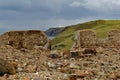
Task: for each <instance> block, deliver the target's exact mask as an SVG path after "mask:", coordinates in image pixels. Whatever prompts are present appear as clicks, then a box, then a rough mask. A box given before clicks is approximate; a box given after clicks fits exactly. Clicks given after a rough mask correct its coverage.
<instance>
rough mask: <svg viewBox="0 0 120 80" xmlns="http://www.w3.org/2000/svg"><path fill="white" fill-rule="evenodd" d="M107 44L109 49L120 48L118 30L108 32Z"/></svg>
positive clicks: (119, 33)
mask: <svg viewBox="0 0 120 80" xmlns="http://www.w3.org/2000/svg"><path fill="white" fill-rule="evenodd" d="M108 44H109V46H110V47H120V30H111V31H109V32H108Z"/></svg>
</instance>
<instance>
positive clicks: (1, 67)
mask: <svg viewBox="0 0 120 80" xmlns="http://www.w3.org/2000/svg"><path fill="white" fill-rule="evenodd" d="M15 73H16V71H15V68H14V66H13V65H11V64H10V63H8V62H7V61H5V60H3V59H1V58H0V76H3V75H4V74H15Z"/></svg>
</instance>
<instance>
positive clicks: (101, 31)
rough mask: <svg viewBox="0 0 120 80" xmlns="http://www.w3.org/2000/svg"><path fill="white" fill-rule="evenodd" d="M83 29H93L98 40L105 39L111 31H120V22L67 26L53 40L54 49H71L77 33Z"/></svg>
mask: <svg viewBox="0 0 120 80" xmlns="http://www.w3.org/2000/svg"><path fill="white" fill-rule="evenodd" d="M82 29H92V30H94V31H95V32H96V34H97V38H105V37H106V36H107V32H108V31H110V30H111V29H120V20H95V21H90V22H85V23H82V24H77V25H71V26H67V27H65V28H64V29H63V30H62V31H61V32H60V33H59V34H58V35H57V36H56V37H55V38H54V39H53V40H52V49H58V50H65V49H70V48H71V47H72V45H73V41H74V36H75V33H76V31H78V30H82Z"/></svg>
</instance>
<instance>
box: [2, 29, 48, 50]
mask: <svg viewBox="0 0 120 80" xmlns="http://www.w3.org/2000/svg"><path fill="white" fill-rule="evenodd" d="M0 45H10V46H12V47H14V48H16V49H21V48H25V49H33V48H38V47H41V48H45V49H50V40H49V39H48V37H47V36H46V35H45V33H44V32H42V31H40V30H25V31H9V32H6V33H4V34H2V35H1V36H0Z"/></svg>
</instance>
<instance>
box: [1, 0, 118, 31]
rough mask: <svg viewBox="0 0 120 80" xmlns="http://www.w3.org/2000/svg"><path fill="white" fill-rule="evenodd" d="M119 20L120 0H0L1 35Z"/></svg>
mask: <svg viewBox="0 0 120 80" xmlns="http://www.w3.org/2000/svg"><path fill="white" fill-rule="evenodd" d="M98 19H120V0H0V33H3V32H5V31H9V30H29V29H40V30H47V29H48V28H50V27H64V26H68V25H74V24H78V23H83V22H87V21H91V20H98Z"/></svg>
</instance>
